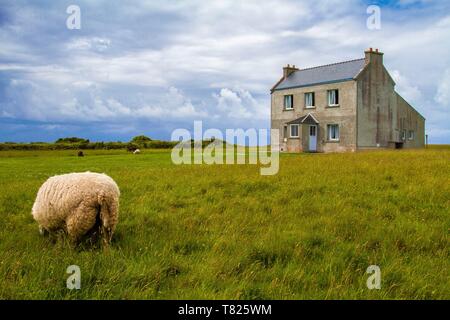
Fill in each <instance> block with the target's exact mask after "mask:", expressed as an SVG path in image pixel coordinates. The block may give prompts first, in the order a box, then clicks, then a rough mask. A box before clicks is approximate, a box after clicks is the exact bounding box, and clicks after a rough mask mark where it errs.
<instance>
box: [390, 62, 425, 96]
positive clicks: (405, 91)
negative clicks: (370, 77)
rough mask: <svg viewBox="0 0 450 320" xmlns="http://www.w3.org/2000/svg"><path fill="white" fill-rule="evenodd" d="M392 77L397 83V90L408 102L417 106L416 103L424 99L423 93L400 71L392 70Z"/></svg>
mask: <svg viewBox="0 0 450 320" xmlns="http://www.w3.org/2000/svg"><path fill="white" fill-rule="evenodd" d="M390 75H391V76H392V78H393V79H394V81H395V84H396V86H395V90H396V91H397V92H398V93H399V94H400V95H401V96H402V97H403V98H405V99H406V100H408V101H410V102H411V103H413V104H415V103H414V102H419V101H420V100H421V99H422V92H421V91H420V89H419V88H418V87H417V86H415V85H413V84H412V83H411V81H410V80H409V79H408V78H406V77H405V76H403V75H401V74H400V71H398V70H392V71H391V72H390Z"/></svg>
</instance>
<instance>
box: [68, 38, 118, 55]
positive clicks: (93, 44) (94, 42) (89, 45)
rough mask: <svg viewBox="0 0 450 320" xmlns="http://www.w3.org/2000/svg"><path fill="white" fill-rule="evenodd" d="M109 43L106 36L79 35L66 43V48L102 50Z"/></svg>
mask: <svg viewBox="0 0 450 320" xmlns="http://www.w3.org/2000/svg"><path fill="white" fill-rule="evenodd" d="M110 45H111V40H110V39H108V38H99V37H92V38H86V37H80V38H75V39H73V40H72V41H70V42H69V43H68V44H67V49H68V50H94V51H98V52H103V51H105V50H106V49H108V48H109V46H110Z"/></svg>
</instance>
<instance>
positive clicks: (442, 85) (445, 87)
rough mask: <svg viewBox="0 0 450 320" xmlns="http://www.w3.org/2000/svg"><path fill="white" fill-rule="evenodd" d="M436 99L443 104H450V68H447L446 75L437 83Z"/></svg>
mask: <svg viewBox="0 0 450 320" xmlns="http://www.w3.org/2000/svg"><path fill="white" fill-rule="evenodd" d="M434 100H435V101H436V102H437V103H439V104H440V105H442V106H446V107H448V106H449V105H450V69H447V70H445V72H444V75H443V76H442V78H441V79H440V81H439V82H438V85H437V92H436V95H435V97H434Z"/></svg>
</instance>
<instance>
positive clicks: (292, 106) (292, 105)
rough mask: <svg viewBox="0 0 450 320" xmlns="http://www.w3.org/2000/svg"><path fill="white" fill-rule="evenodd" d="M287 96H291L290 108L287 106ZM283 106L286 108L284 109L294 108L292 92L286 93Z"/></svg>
mask: <svg viewBox="0 0 450 320" xmlns="http://www.w3.org/2000/svg"><path fill="white" fill-rule="evenodd" d="M287 97H290V100H291V103H290V104H291V106H290V108H288V107H287V106H286V98H287ZM283 108H284V110H293V109H294V95H292V94H286V95H284V97H283Z"/></svg>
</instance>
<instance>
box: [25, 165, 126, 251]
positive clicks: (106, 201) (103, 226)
mask: <svg viewBox="0 0 450 320" xmlns="http://www.w3.org/2000/svg"><path fill="white" fill-rule="evenodd" d="M119 197H120V191H119V187H118V186H117V184H116V183H115V182H114V180H113V179H111V178H110V177H109V176H107V175H106V174H100V173H94V172H83V173H69V174H63V175H58V176H53V177H51V178H49V179H48V180H47V181H46V182H44V184H43V185H42V186H41V187H40V188H39V191H38V193H37V197H36V200H35V202H34V205H33V209H32V215H33V218H34V220H36V221H37V223H38V224H39V231H40V232H41V234H43V233H45V232H49V233H52V232H56V231H58V230H65V231H67V234H68V235H69V238H70V240H71V241H72V242H73V243H75V244H77V243H78V242H79V241H80V240H82V238H83V237H84V236H85V235H90V236H97V235H99V236H100V237H101V239H102V240H103V243H104V244H105V245H108V244H109V243H110V242H111V238H112V235H113V233H114V230H115V228H116V225H117V222H118V215H119Z"/></svg>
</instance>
